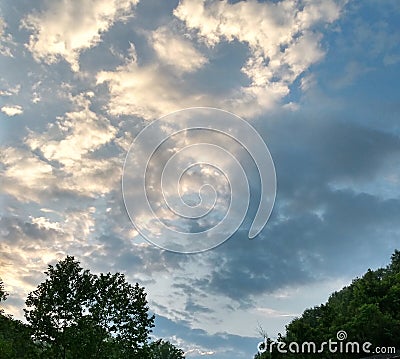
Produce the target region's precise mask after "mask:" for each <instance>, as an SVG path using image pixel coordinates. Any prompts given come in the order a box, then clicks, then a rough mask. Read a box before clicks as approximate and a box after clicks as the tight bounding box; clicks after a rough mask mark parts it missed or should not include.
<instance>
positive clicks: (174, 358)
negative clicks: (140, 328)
mask: <svg viewBox="0 0 400 359" xmlns="http://www.w3.org/2000/svg"><path fill="white" fill-rule="evenodd" d="M150 358H151V359H185V356H184V353H183V351H182V350H181V349H178V348H176V347H175V346H174V345H173V344H171V343H170V342H168V341H165V340H162V339H160V340H157V341H155V342H153V343H151V344H150Z"/></svg>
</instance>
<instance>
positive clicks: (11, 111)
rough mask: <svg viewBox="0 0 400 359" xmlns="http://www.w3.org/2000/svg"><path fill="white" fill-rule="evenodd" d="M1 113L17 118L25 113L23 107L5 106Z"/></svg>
mask: <svg viewBox="0 0 400 359" xmlns="http://www.w3.org/2000/svg"><path fill="white" fill-rule="evenodd" d="M1 112H3V113H5V114H6V115H7V116H10V117H12V116H15V115H21V114H22V113H23V112H24V111H23V109H22V107H21V106H19V105H13V106H3V107H2V108H1Z"/></svg>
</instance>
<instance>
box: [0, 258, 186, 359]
mask: <svg viewBox="0 0 400 359" xmlns="http://www.w3.org/2000/svg"><path fill="white" fill-rule="evenodd" d="M45 274H46V276H47V278H46V280H45V281H44V282H43V283H41V284H40V285H39V286H38V287H37V289H36V290H35V291H33V292H31V293H30V294H29V295H28V298H27V299H26V309H24V311H25V318H26V321H27V324H25V323H23V322H21V321H19V320H16V319H14V318H12V316H10V315H7V314H6V313H4V310H2V309H0V359H14V358H15V359H25V358H26V359H28V358H29V359H35V358H51V359H82V358H85V359H86V358H87V359H106V358H107V359H119V358H133V359H139V358H140V359H182V358H184V353H183V351H182V350H180V349H178V348H176V347H175V346H174V345H172V344H171V343H170V342H168V341H164V340H158V341H153V342H150V336H149V335H150V333H151V330H152V329H151V328H153V327H154V315H149V312H148V311H149V308H148V306H147V300H146V293H145V291H144V288H143V287H140V286H139V284H137V283H136V284H135V285H132V284H130V283H128V282H127V281H126V279H125V276H124V275H123V274H121V273H115V274H111V273H106V274H104V273H101V274H99V275H96V274H93V273H91V272H90V271H89V270H84V269H83V268H82V267H81V266H80V263H79V262H78V261H76V260H75V259H74V257H70V256H68V257H66V258H65V259H64V260H62V261H60V262H58V263H57V264H56V265H55V266H52V265H49V266H48V270H47V272H45ZM6 298H7V293H6V291H5V288H4V284H3V282H2V281H1V280H0V302H3V301H5V300H6Z"/></svg>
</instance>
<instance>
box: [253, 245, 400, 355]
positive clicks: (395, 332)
mask: <svg viewBox="0 0 400 359" xmlns="http://www.w3.org/2000/svg"><path fill="white" fill-rule="evenodd" d="M341 330H342V331H345V332H346V334H347V338H348V339H349V340H350V341H352V342H359V343H364V342H370V343H372V345H373V346H381V347H382V346H385V347H398V345H399V340H400V251H398V250H396V251H395V252H394V253H393V255H392V257H391V263H390V264H389V265H388V266H387V267H386V268H379V269H377V270H374V271H373V270H370V269H369V270H368V271H367V272H366V273H365V274H364V276H363V277H361V278H356V279H354V280H353V282H352V283H351V284H350V285H349V286H347V287H345V288H343V289H342V290H340V291H338V292H334V293H333V294H332V295H331V296H330V297H329V299H328V301H327V303H325V304H322V305H319V306H316V307H314V308H311V309H307V310H305V311H304V312H303V314H302V316H301V317H299V318H295V319H294V320H293V321H292V322H291V323H290V324H289V325H287V326H286V335H285V336H284V337H282V338H281V339H280V340H281V341H283V342H285V343H287V344H288V343H291V342H297V343H303V342H310V341H312V342H315V343H317V344H321V343H322V342H325V341H328V340H329V339H336V336H337V333H338V332H339V331H341ZM362 356H366V355H365V354H364V355H361V356H360V354H358V355H357V354H341V358H359V357H362ZM283 357H284V358H292V357H293V358H298V359H302V358H309V357H310V355H308V356H307V355H302V354H298V353H297V354H290V353H287V354H281V353H279V352H278V351H277V350H275V352H274V351H273V353H272V354H271V353H269V352H265V353H264V354H262V355H256V358H262V359H264V358H283ZM315 357H318V358H331V357H332V354H331V353H325V354H324V353H319V354H316V356H315Z"/></svg>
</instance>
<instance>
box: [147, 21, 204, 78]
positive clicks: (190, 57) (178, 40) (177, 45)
mask: <svg viewBox="0 0 400 359" xmlns="http://www.w3.org/2000/svg"><path fill="white" fill-rule="evenodd" d="M151 40H152V46H153V48H154V50H155V51H156V53H157V55H158V57H159V58H160V60H161V61H163V62H164V63H166V64H168V65H170V66H174V67H176V68H177V69H178V70H179V71H182V72H192V71H194V70H197V69H199V68H201V67H202V66H203V65H204V64H205V63H207V59H206V58H205V57H204V56H203V55H202V54H201V53H200V52H199V51H198V50H197V49H196V48H195V47H194V46H193V44H192V43H191V42H190V41H189V40H188V39H185V38H183V37H182V36H180V35H179V34H175V33H173V32H172V31H171V30H170V29H169V28H168V27H160V28H158V29H157V30H155V31H153V33H152V34H151Z"/></svg>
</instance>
